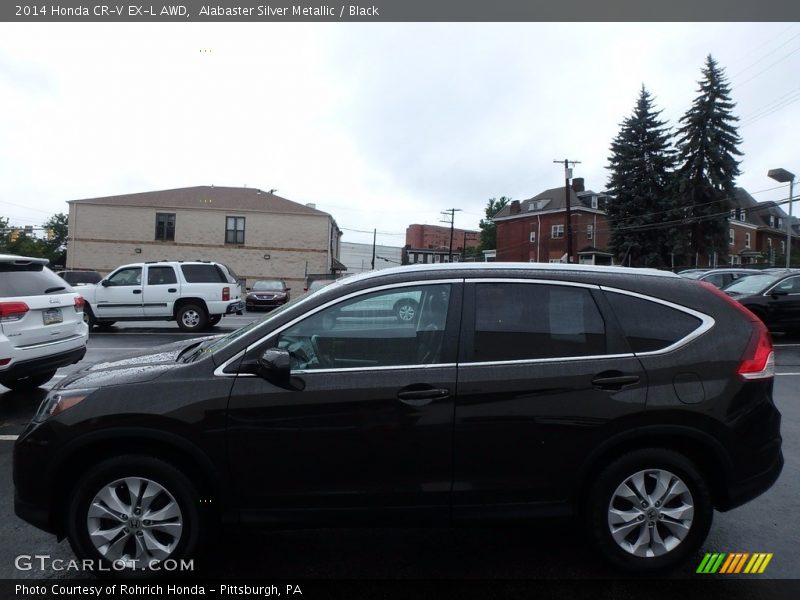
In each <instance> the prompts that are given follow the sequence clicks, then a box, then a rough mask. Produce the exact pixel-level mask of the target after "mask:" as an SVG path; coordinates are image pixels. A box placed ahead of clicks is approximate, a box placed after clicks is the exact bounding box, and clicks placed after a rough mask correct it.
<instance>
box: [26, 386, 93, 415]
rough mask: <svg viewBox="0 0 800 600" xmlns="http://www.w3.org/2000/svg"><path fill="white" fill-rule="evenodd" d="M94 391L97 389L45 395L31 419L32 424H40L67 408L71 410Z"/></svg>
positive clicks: (54, 391) (62, 391) (63, 391)
mask: <svg viewBox="0 0 800 600" xmlns="http://www.w3.org/2000/svg"><path fill="white" fill-rule="evenodd" d="M96 389H97V388H84V389H80V390H53V391H52V392H50V393H49V394H47V398H45V399H44V401H43V402H42V404H41V406H39V410H38V411H36V414H35V415H34V417H33V421H34V423H42V422H44V421H46V420H47V419H49V418H50V417H54V416H55V415H57V414H59V413H62V412H64V411H65V410H67V409H68V408H72V407H73V406H75V405H76V404H78V403H79V402H80V401H81V400H83V399H84V398H86V397H87V396H88V395H89V394H91V393H92V392H94V391H95V390H96Z"/></svg>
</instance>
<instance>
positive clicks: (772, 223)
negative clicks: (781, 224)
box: [769, 215, 775, 227]
mask: <svg viewBox="0 0 800 600" xmlns="http://www.w3.org/2000/svg"><path fill="white" fill-rule="evenodd" d="M769 226H770V227H775V217H774V216H772V215H770V216H769Z"/></svg>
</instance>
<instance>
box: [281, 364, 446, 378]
mask: <svg viewBox="0 0 800 600" xmlns="http://www.w3.org/2000/svg"><path fill="white" fill-rule="evenodd" d="M457 366H458V363H435V364H431V365H382V366H380V367H342V368H341V369H298V370H296V371H292V375H295V374H296V375H311V374H312V373H353V372H360V371H368V372H371V371H400V370H402V371H410V370H411V369H421V370H425V371H427V370H428V369H439V368H442V369H443V368H453V367H457Z"/></svg>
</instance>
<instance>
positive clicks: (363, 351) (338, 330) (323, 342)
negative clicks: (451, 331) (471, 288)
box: [278, 284, 452, 370]
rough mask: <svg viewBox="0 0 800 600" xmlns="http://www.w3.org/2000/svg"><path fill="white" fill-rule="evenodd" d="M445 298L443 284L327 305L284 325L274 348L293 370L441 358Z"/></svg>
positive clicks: (401, 363)
mask: <svg viewBox="0 0 800 600" xmlns="http://www.w3.org/2000/svg"><path fill="white" fill-rule="evenodd" d="M449 302H450V285H447V284H437V285H426V286H414V287H403V288H394V289H390V290H382V291H379V292H373V293H371V294H366V295H363V296H358V297H356V298H353V299H351V300H347V301H344V302H341V303H339V304H336V305H334V306H331V307H328V308H326V309H324V310H322V311H320V312H318V313H316V314H314V315H312V316H310V317H308V318H307V319H304V320H303V321H301V322H300V323H297V324H296V325H294V326H292V327H290V328H288V329H286V330H285V331H283V332H282V333H281V334H280V337H279V338H278V347H279V348H283V349H285V350H287V351H288V352H289V356H290V357H291V366H292V368H293V369H306V370H316V369H347V368H369V367H392V366H404V365H425V364H435V363H441V362H445V360H444V359H445V356H444V341H445V338H444V334H445V324H446V322H447V312H448V306H449ZM451 362H452V358H451Z"/></svg>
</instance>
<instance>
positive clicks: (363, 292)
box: [214, 277, 464, 377]
mask: <svg viewBox="0 0 800 600" xmlns="http://www.w3.org/2000/svg"><path fill="white" fill-rule="evenodd" d="M463 282H464V278H463V277H458V278H454V279H430V280H425V281H403V282H400V283H387V284H385V285H380V286H377V287H372V288H367V289H364V290H358V291H356V292H351V293H349V294H345V295H344V296H339V297H338V298H334V299H333V300H330V301H328V302H326V303H325V304H322V305H320V306H318V307H316V308H315V309H313V310H311V311H309V312H306V313H303V314H302V315H300V316H299V317H296V318H295V319H292V320H291V321H289V322H288V323H285V324H284V325H281V326H280V327H278V328H277V329H273V330H271V331H270V332H269V333H267V334H266V335H264V336H262V337H261V338H259V339H258V340H257V341H255V342H253V343H252V344H250V345H248V346H247V347H246V348H245V349H244V350H241V351H239V352H237V353H236V354H235V355H234V356H232V357H231V358H229V359H228V360H226V361H225V362H224V363H222V364H221V365H220V366H219V367H217V368H216V369H214V375H216V376H217V377H236V376H237V374H236V373H224V372H223V371H224V369H225V368H226V367H227V366H228V365H229V364H230V363H232V362H233V361H234V360H236V359H237V358H238V357H239V356H240V355H243V354H247V353H248V352H250V351H251V350H252V349H253V348H255V347H256V346H259V345H261V344H262V343H264V341H266V340H267V339H268V338H270V337H273V336H276V335H279V334H281V333H282V332H283V331H285V330H286V329H288V328H289V327H292V326H293V325H295V324H297V323H299V322H300V321H302V320H303V319H307V318H309V317H311V316H313V315H315V314H316V313H318V312H320V311H322V310H325V309H326V308H328V307H330V306H333V305H335V304H339V303H340V302H344V301H345V300H349V299H350V298H356V297H358V296H363V295H366V294H371V293H372V292H380V291H383V290H386V289H394V288H405V287H415V286H420V285H441V284H445V283H463ZM447 364H449V363H447ZM453 364H454V365H455V363H453ZM427 366H437V365H395V366H386V367H347V368H346V370H348V371H357V370H364V369H369V370H379V369H397V368H400V367H406V368H409V369H411V368H413V369H419V368H424V367H427ZM342 370H345V369H308V370H303V371H302V372H303V373H322V372H338V371H342ZM300 372H301V371H292V373H300ZM239 377H256V375H253V374H251V373H243V374H242V375H239Z"/></svg>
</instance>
